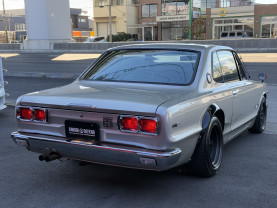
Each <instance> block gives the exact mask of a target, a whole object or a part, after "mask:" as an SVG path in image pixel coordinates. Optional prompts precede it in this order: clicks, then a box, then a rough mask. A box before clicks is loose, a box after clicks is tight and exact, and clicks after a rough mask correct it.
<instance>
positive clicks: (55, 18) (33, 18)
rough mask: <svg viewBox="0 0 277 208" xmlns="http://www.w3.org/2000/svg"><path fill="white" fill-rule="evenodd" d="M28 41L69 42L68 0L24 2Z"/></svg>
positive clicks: (28, 0) (32, 0)
mask: <svg viewBox="0 0 277 208" xmlns="http://www.w3.org/2000/svg"><path fill="white" fill-rule="evenodd" d="M25 8H26V26H27V37H28V40H71V37H72V35H71V20H70V9H69V0H25Z"/></svg>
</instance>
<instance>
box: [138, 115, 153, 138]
mask: <svg viewBox="0 0 277 208" xmlns="http://www.w3.org/2000/svg"><path fill="white" fill-rule="evenodd" d="M139 125H140V130H141V131H142V132H146V133H152V134H154V133H156V132H157V121H156V120H154V119H144V118H141V119H140V120H139Z"/></svg>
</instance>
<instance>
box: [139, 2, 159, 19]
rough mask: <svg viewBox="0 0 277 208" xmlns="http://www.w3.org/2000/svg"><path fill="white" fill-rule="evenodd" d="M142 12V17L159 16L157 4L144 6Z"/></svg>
mask: <svg viewBox="0 0 277 208" xmlns="http://www.w3.org/2000/svg"><path fill="white" fill-rule="evenodd" d="M141 11H142V12H141V17H156V16H157V14H158V10H157V4H146V5H142V6H141Z"/></svg>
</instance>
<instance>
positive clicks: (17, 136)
mask: <svg viewBox="0 0 277 208" xmlns="http://www.w3.org/2000/svg"><path fill="white" fill-rule="evenodd" d="M11 137H12V138H13V139H22V140H28V139H36V140H41V141H49V142H58V143H62V144H74V145H78V146H86V147H91V148H97V149H103V150H111V151H117V152H126V153H132V154H137V155H139V156H145V157H153V158H169V157H172V156H176V155H179V154H181V153H182V151H181V149H179V148H176V149H174V150H173V151H170V152H158V151H155V152H154V151H153V152H144V151H138V150H130V149H124V148H116V147H109V146H99V145H94V144H85V143H79V142H74V141H71V142H67V141H63V140H56V139H49V138H42V137H36V136H26V135H22V134H20V133H18V132H13V133H12V134H11Z"/></svg>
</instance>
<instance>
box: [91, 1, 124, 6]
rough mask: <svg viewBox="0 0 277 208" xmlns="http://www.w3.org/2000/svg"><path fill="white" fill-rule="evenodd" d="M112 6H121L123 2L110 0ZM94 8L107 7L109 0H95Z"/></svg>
mask: <svg viewBox="0 0 277 208" xmlns="http://www.w3.org/2000/svg"><path fill="white" fill-rule="evenodd" d="M111 4H112V6H120V5H123V0H111ZM94 5H95V6H96V7H102V6H109V0H95V4H94Z"/></svg>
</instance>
